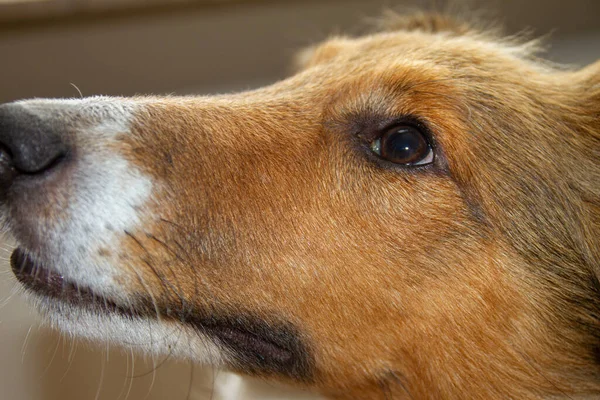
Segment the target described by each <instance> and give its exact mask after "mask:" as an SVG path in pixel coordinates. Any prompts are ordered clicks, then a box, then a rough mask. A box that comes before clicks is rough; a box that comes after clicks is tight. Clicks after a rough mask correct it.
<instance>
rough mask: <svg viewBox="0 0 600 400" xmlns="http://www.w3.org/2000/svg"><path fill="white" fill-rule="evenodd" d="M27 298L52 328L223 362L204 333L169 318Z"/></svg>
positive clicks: (216, 363)
mask: <svg viewBox="0 0 600 400" xmlns="http://www.w3.org/2000/svg"><path fill="white" fill-rule="evenodd" d="M31 298H32V299H33V301H34V303H35V304H36V306H37V308H38V309H39V310H40V311H41V313H42V315H43V316H44V318H45V319H46V320H47V321H48V322H49V323H50V325H51V326H53V327H54V328H58V329H60V330H62V331H65V332H69V333H70V334H72V335H75V336H77V337H81V338H86V339H89V340H93V341H100V342H102V343H110V344H115V345H119V346H121V347H126V348H131V349H134V350H137V351H140V352H142V353H144V354H146V355H154V356H175V357H177V358H183V359H192V360H194V362H197V363H200V364H204V365H212V366H216V367H219V366H223V365H225V361H226V359H225V358H224V354H223V352H222V351H221V350H220V348H219V346H217V345H216V344H215V342H214V341H212V340H211V339H210V338H209V337H208V336H206V335H203V334H202V333H200V332H198V331H196V330H194V329H193V328H192V327H188V326H184V325H182V324H178V323H176V322H172V321H165V320H160V321H159V320H155V319H151V318H131V317H126V316H122V315H119V314H116V313H112V312H111V313H106V314H100V313H96V312H92V311H89V310H85V309H80V308H76V307H73V306H70V305H66V304H63V303H61V302H56V301H53V302H52V303H51V304H50V303H48V299H46V298H40V297H39V296H37V295H35V294H32V295H31Z"/></svg>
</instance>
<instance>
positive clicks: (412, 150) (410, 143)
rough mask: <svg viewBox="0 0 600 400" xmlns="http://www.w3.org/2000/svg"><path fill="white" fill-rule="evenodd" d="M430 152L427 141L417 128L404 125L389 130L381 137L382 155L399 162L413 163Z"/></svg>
mask: <svg viewBox="0 0 600 400" xmlns="http://www.w3.org/2000/svg"><path fill="white" fill-rule="evenodd" d="M427 153H428V145H427V141H426V140H425V138H424V137H423V135H422V134H421V132H419V131H418V130H417V129H416V128H413V127H410V126H404V127H400V128H394V129H393V130H390V131H388V132H387V133H386V134H384V135H383V137H382V138H381V156H382V157H383V158H385V159H386V160H389V161H391V162H394V163H398V164H413V163H416V162H419V161H421V160H422V159H423V158H425V156H427Z"/></svg>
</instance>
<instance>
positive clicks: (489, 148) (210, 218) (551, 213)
mask: <svg viewBox="0 0 600 400" xmlns="http://www.w3.org/2000/svg"><path fill="white" fill-rule="evenodd" d="M392 25H393V26H394V28H395V29H399V30H397V31H390V32H384V33H379V34H374V35H371V36H366V37H362V38H359V39H350V38H338V39H335V40H333V41H331V42H328V43H325V44H323V45H321V46H320V47H317V48H316V49H313V50H311V51H309V52H305V53H304V54H303V55H302V57H301V59H302V60H301V62H302V63H303V65H304V69H303V70H302V71H301V72H300V73H298V74H297V75H295V76H293V77H291V78H289V79H287V80H285V81H283V82H280V83H277V84H275V85H273V86H270V87H266V88H264V89H259V90H256V91H252V92H247V93H241V94H236V95H227V96H219V97H213V98H200V99H197V98H189V99H180V98H161V99H158V98H157V99H153V101H152V102H151V104H150V105H149V106H148V107H147V109H146V111H145V112H144V113H142V114H141V115H138V117H137V121H136V123H135V135H134V136H135V139H133V141H129V145H130V146H131V147H130V154H129V157H130V158H131V159H132V160H133V161H134V162H136V163H137V164H138V165H139V166H140V168H142V169H143V170H144V171H145V172H147V173H149V174H151V175H152V176H154V177H155V178H156V180H157V181H158V182H160V183H161V185H162V188H163V191H162V193H161V195H160V197H159V198H158V200H157V202H156V204H155V210H156V212H157V214H158V215H160V217H161V218H163V219H164V220H168V221H171V222H170V223H167V222H164V221H159V220H153V221H147V223H148V224H147V226H146V227H145V231H144V232H142V231H140V232H134V234H135V236H136V238H137V239H138V241H139V243H138V242H135V241H133V240H131V241H130V243H129V245H128V246H129V247H127V251H126V252H124V254H125V253H126V255H123V257H127V258H128V261H127V264H130V263H133V264H136V265H138V264H139V265H140V266H141V268H142V271H141V273H142V274H143V275H144V278H145V280H147V281H148V282H154V284H153V285H152V287H151V289H150V290H152V291H153V292H154V293H153V294H154V296H155V297H156V298H159V299H163V300H165V301H170V302H173V303H174V304H175V305H177V302H178V301H179V300H178V296H173V294H169V293H168V292H169V290H174V289H176V291H178V292H179V294H180V295H182V296H183V297H184V298H185V299H186V301H188V302H191V303H193V305H194V306H195V307H196V308H199V309H207V308H210V309H211V310H219V311H221V312H225V311H228V312H232V313H236V312H240V311H244V312H246V311H249V312H252V313H253V314H255V315H258V316H261V317H263V318H264V319H265V320H267V321H268V320H271V319H273V318H276V317H275V316H281V317H284V318H285V319H286V320H287V321H289V322H290V323H292V324H293V325H294V326H296V327H297V328H298V330H299V332H300V335H301V337H302V338H303V339H305V340H306V342H307V343H308V344H309V347H310V350H311V351H312V352H313V354H314V357H315V376H314V382H313V383H311V384H310V385H311V386H312V387H313V388H315V389H317V390H319V391H321V392H323V393H325V394H327V395H329V396H331V397H333V398H348V399H376V398H385V397H386V396H390V395H393V396H394V397H397V398H409V396H412V398H414V399H419V398H423V399H425V398H432V399H434V398H435V399H439V398H449V399H460V398H465V397H469V398H474V399H475V398H476V399H506V398H515V399H538V398H547V397H551V396H559V397H560V396H563V395H567V394H568V395H570V396H578V395H589V396H592V395H600V371H599V365H598V359H597V358H598V351H599V349H600V325H599V320H598V318H599V315H600V309H599V307H598V304H599V303H598V301H599V300H600V299H599V298H598V295H599V294H600V290H599V289H598V287H599V285H598V280H597V274H598V272H599V271H600V265H599V263H600V262H599V255H600V250H599V249H600V248H599V245H598V236H599V234H600V232H599V231H600V184H599V183H600V167H599V163H598V160H599V154H600V122H599V121H600V63H596V64H594V65H592V66H589V67H587V68H585V69H583V70H581V71H560V70H556V69H554V68H551V67H548V66H545V65H543V64H541V63H540V62H539V61H537V60H535V59H533V58H532V57H531V56H530V54H529V50H528V47H527V46H522V45H517V44H515V43H510V42H507V41H502V39H501V38H496V37H493V36H492V35H491V34H482V33H478V32H476V31H473V30H470V29H469V28H468V26H467V25H465V24H455V23H453V22H451V20H449V19H447V18H446V17H440V16H431V15H419V16H417V17H416V18H412V19H410V18H408V19H402V20H396V21H395V22H394V23H393V24H392ZM404 114H410V115H414V116H418V117H419V118H421V119H422V120H423V121H425V122H426V123H427V124H428V125H429V126H430V127H431V129H432V131H433V132H434V135H435V138H436V139H435V140H436V142H437V143H438V144H439V148H440V149H441V152H442V153H443V154H442V155H441V157H442V159H444V160H446V164H447V165H445V166H444V168H443V169H445V170H446V171H445V172H444V171H441V172H439V173H432V172H427V171H425V172H415V171H412V170H391V169H386V168H380V167H378V166H376V165H375V164H373V163H372V162H370V161H368V160H367V159H366V158H365V157H363V155H362V154H361V153H360V152H358V151H355V149H354V148H353V146H352V143H353V142H352V139H351V136H352V135H358V136H359V137H360V136H361V135H363V134H365V133H364V132H363V131H362V130H361V129H362V128H363V127H364V124H368V121H367V122H365V121H366V120H369V119H375V120H377V119H384V118H392V117H395V116H398V115H404ZM127 140H130V139H127ZM145 233H151V234H152V235H154V237H155V238H160V241H161V242H162V243H164V244H166V245H167V246H168V248H167V246H165V245H164V244H161V243H159V242H158V241H156V240H153V239H152V238H150V237H149V236H147V235H145ZM140 243H141V244H142V246H143V248H144V249H143V250H142V249H141V247H140ZM173 249H175V250H173ZM140 260H146V261H148V260H149V261H151V263H152V265H154V266H155V268H157V269H158V271H159V273H160V274H162V275H163V277H164V278H165V279H166V280H167V281H170V282H171V285H172V286H171V287H170V288H168V287H165V286H163V285H162V284H161V283H160V282H159V281H158V280H157V278H156V276H155V275H154V272H153V271H150V270H148V268H147V267H146V269H143V268H144V265H145V264H144V263H143V262H141V261H140ZM134 280H135V279H134ZM198 288H199V291H200V293H201V295H197V293H196V292H197V291H198ZM136 290H137V291H139V292H142V291H145V290H146V288H142V287H141V286H139V287H138V288H137V289H136Z"/></svg>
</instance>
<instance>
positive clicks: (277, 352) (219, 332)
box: [10, 248, 311, 380]
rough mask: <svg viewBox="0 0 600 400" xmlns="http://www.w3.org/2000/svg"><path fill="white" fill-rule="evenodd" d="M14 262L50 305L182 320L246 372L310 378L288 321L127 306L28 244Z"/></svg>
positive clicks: (142, 302) (149, 304) (141, 303)
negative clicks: (48, 263)
mask: <svg viewBox="0 0 600 400" xmlns="http://www.w3.org/2000/svg"><path fill="white" fill-rule="evenodd" d="M10 264H11V268H12V270H13V273H14V274H15V276H16V277H17V279H18V281H19V282H20V283H21V284H22V285H23V286H24V287H25V289H27V290H29V291H31V292H33V293H35V294H37V295H39V296H41V297H43V298H45V299H46V300H47V303H49V304H52V303H61V304H67V305H69V306H71V307H72V308H79V309H82V308H83V309H86V310H89V311H92V312H93V313H95V314H102V315H104V314H113V313H116V314H119V315H121V316H124V317H126V318H154V319H163V320H172V321H177V322H178V323H181V324H185V325H188V326H190V327H192V328H194V329H195V330H197V331H198V332H201V333H203V334H207V335H208V336H210V337H212V338H213V339H215V340H216V341H218V342H219V343H220V344H221V345H222V346H224V347H225V348H227V349H229V350H230V351H231V352H232V354H233V355H234V358H235V359H236V367H237V368H238V369H240V370H243V371H246V372H254V373H265V372H266V373H268V374H270V373H276V374H282V375H287V376H291V377H295V378H296V379H303V380H309V379H310V375H311V374H310V372H309V371H310V364H311V361H310V359H309V357H308V353H307V349H306V348H305V346H304V344H303V343H302V341H301V340H299V338H298V334H297V332H295V329H293V327H290V326H288V325H287V324H283V325H279V324H276V325H273V324H270V323H266V322H265V321H263V320H262V319H260V318H257V317H252V316H251V315H243V314H242V315H231V314H229V313H222V312H215V311H214V310H213V312H210V313H207V312H205V311H202V310H195V309H187V310H186V309H185V308H184V307H180V306H178V307H173V306H172V305H171V306H169V305H166V304H161V303H157V302H156V301H152V300H150V299H145V298H143V297H142V296H138V297H139V298H132V299H131V300H128V304H129V306H127V307H125V306H123V305H120V304H118V303H117V302H116V301H114V300H111V299H110V298H108V297H106V296H104V295H100V294H97V293H95V292H94V291H93V290H91V289H90V288H87V287H84V286H81V285H78V284H77V283H74V282H72V281H69V280H68V279H67V278H65V277H64V276H62V275H61V274H59V273H57V272H55V271H52V270H51V269H49V268H46V267H45V266H44V265H42V264H40V263H39V262H37V261H36V260H35V259H34V258H32V257H31V255H29V254H28V252H27V251H25V250H24V249H22V248H17V249H15V250H14V251H13V253H12V255H11V257H10Z"/></svg>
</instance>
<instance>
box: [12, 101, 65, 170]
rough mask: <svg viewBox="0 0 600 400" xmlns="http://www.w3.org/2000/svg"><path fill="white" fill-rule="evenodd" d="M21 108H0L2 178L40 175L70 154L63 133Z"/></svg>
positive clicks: (17, 105) (55, 125) (49, 121)
mask: <svg viewBox="0 0 600 400" xmlns="http://www.w3.org/2000/svg"><path fill="white" fill-rule="evenodd" d="M58 125H59V124H57V123H56V122H55V121H52V120H51V119H49V118H46V119H43V118H41V117H39V116H37V115H36V114H34V113H32V112H30V111H28V110H27V109H26V108H24V107H23V106H20V105H19V104H4V105H0V149H1V151H0V175H1V176H0V178H3V179H2V180H4V181H5V180H6V178H7V174H14V173H15V172H16V173H17V174H18V173H20V174H29V175H33V174H40V173H42V172H44V171H46V170H48V169H50V168H52V167H53V166H54V165H56V164H57V162H58V161H60V160H61V159H62V158H63V157H64V156H65V154H66V152H67V147H66V145H65V143H64V141H63V140H61V136H62V135H61V134H62V132H61V129H60V127H59V126H58Z"/></svg>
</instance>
